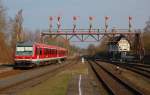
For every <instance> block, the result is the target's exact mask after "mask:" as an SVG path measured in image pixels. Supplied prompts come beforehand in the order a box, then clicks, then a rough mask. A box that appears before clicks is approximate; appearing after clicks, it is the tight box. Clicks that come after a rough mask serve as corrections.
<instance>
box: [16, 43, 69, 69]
mask: <svg viewBox="0 0 150 95" xmlns="http://www.w3.org/2000/svg"><path fill="white" fill-rule="evenodd" d="M66 57H67V50H66V49H65V48H61V47H58V46H53V45H46V44H41V43H33V42H23V43H17V45H16V53H15V67H34V66H39V65H45V64H50V63H53V62H56V61H61V60H65V59H66Z"/></svg>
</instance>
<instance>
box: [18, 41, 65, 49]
mask: <svg viewBox="0 0 150 95" xmlns="http://www.w3.org/2000/svg"><path fill="white" fill-rule="evenodd" d="M33 45H36V46H38V47H45V48H52V49H59V50H66V49H65V48H62V47H59V46H54V45H47V44H43V43H36V42H32V41H25V42H18V43H17V44H16V46H33Z"/></svg>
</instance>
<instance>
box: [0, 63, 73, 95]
mask: <svg viewBox="0 0 150 95" xmlns="http://www.w3.org/2000/svg"><path fill="white" fill-rule="evenodd" d="M74 63H76V62H73V63H72V64H69V62H68V63H65V64H60V65H56V66H45V67H43V68H39V69H33V70H32V71H29V72H25V73H22V74H20V75H16V76H12V77H10V78H5V79H1V80H0V94H5V95H7V94H8V95H10V94H15V93H17V92H19V91H21V90H23V89H26V88H30V87H33V86H36V85H38V84H40V83H42V82H43V81H45V80H47V79H49V78H50V77H52V76H54V75H55V74H57V73H59V72H60V71H62V70H64V69H67V68H68V67H70V66H72V65H74Z"/></svg>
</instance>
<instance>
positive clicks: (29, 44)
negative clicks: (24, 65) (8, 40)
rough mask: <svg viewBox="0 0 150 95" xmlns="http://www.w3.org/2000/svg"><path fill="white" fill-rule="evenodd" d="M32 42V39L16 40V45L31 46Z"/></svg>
mask: <svg viewBox="0 0 150 95" xmlns="http://www.w3.org/2000/svg"><path fill="white" fill-rule="evenodd" d="M33 44H34V42H32V41H24V42H18V43H17V44H16V45H17V46H32V45H33Z"/></svg>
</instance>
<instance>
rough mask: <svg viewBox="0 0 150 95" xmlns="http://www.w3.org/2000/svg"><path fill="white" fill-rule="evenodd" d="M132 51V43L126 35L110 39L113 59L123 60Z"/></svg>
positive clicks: (110, 52)
mask: <svg viewBox="0 0 150 95" xmlns="http://www.w3.org/2000/svg"><path fill="white" fill-rule="evenodd" d="M129 51H130V42H129V40H128V39H127V37H126V36H124V35H119V36H115V37H112V38H110V39H109V42H108V52H109V56H110V58H112V59H122V58H125V57H126V53H127V52H129Z"/></svg>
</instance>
